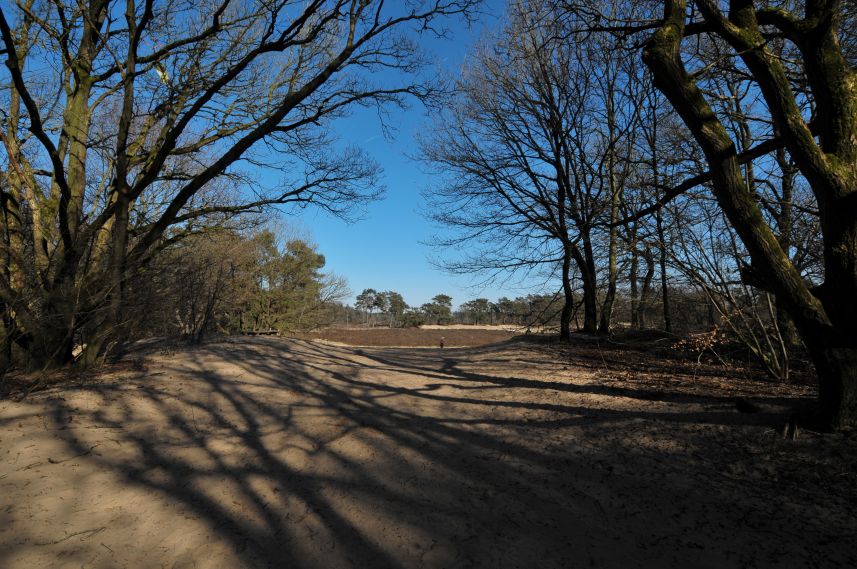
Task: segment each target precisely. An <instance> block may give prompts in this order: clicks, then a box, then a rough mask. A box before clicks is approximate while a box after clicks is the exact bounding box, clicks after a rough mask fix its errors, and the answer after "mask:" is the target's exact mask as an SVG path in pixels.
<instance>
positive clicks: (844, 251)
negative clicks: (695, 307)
mask: <svg viewBox="0 0 857 569" xmlns="http://www.w3.org/2000/svg"><path fill="white" fill-rule="evenodd" d="M799 4H800V5H799V6H794V7H793V6H791V5H790V4H788V3H783V4H768V3H762V2H759V3H755V2H752V1H732V2H729V5H728V8H722V7H721V5H720V4H718V3H715V2H712V1H710V0H694V1H692V2H685V1H684V0H666V1H665V2H663V5H662V6H663V10H662V11H660V13H657V12H655V13H651V14H645V15H644V16H645V19H641V18H639V17H638V15H637V14H632V13H631V11H630V8H629V9H628V13H627V14H625V15H623V16H620V17H617V18H613V19H611V18H607V17H606V16H605V15H604V14H603V13H601V14H600V18H599V21H598V22H594V21H590V24H589V25H588V26H587V30H586V31H587V32H591V31H593V30H607V31H611V32H613V33H617V34H621V35H628V34H639V33H646V34H648V36H647V37H646V38H645V39H644V40H643V41H641V45H642V46H643V49H642V55H643V61H644V62H645V64H646V65H647V66H648V68H649V69H650V70H651V72H652V74H653V76H654V80H655V85H656V86H657V88H658V89H659V90H660V91H661V92H662V93H664V95H665V96H666V97H667V98H668V99H669V101H670V103H671V104H672V106H673V108H674V109H675V111H676V112H677V114H678V115H679V116H680V117H681V119H682V121H683V122H684V124H685V125H686V126H687V128H688V129H689V130H690V132H691V133H692V135H693V137H694V139H695V140H696V143H697V144H698V145H699V147H700V149H701V150H702V152H703V154H704V156H705V162H706V165H707V167H708V171H707V173H706V174H705V175H704V176H701V177H700V179H698V180H697V183H700V182H704V181H710V182H711V184H712V190H713V193H714V196H715V198H716V200H717V203H718V204H719V207H720V208H722V210H723V212H724V214H725V215H726V217H727V218H728V220H729V222H730V223H731V224H732V226H733V227H734V228H735V230H736V232H737V233H738V235H739V236H740V238H741V241H742V242H743V245H744V247H745V248H746V250H747V252H748V254H749V256H750V258H751V266H750V268H749V269H748V271H747V272H746V273H747V274H746V275H745V279H747V278H751V279H752V282H753V284H755V285H756V286H758V287H760V288H763V289H764V290H768V291H770V292H772V293H773V294H775V295H776V297H777V300H778V302H779V303H780V305H781V306H782V308H784V309H785V310H787V311H788V313H789V314H790V315H791V317H792V320H793V321H794V324H795V326H796V328H797V330H798V331H799V333H800V335H801V337H802V339H803V341H804V343H805V345H806V346H807V349H808V350H809V353H810V355H811V357H812V359H813V362H814V364H815V367H816V370H817V372H818V379H819V418H820V420H821V422H822V423H823V424H825V425H827V426H829V427H832V428H841V427H846V426H849V425H854V424H857V200H855V195H857V143H855V140H857V79H855V69H854V66H853V64H854V62H853V59H852V58H851V54H850V52H849V51H843V47H842V46H843V45H845V46H846V48H847V46H851V45H853V41H852V39H853V30H852V29H850V28H846V27H842V25H841V24H842V22H843V20H844V19H847V18H852V17H853V13H852V11H849V10H850V8H849V9H848V10H847V9H846V8H847V7H849V6H850V3H845V4H843V2H840V1H836V0H834V1H807V2H802V3H799ZM572 9H574V10H575V11H577V12H578V13H579V10H578V8H577V7H572ZM586 11H587V12H588V13H589V14H590V15H591V14H592V13H593V11H592V10H586ZM595 11H596V12H597V11H598V10H595ZM700 36H705V37H707V38H709V40H710V42H711V43H713V44H716V45H717V46H718V48H719V50H720V51H719V55H718V57H726V58H731V59H733V60H735V61H736V62H739V63H740V65H741V66H742V67H743V69H744V72H745V73H746V74H747V76H748V78H750V79H751V81H752V84H753V87H752V88H753V89H754V90H755V92H757V93H758V94H759V96H760V98H761V100H762V101H764V108H763V109H761V110H762V111H763V112H765V113H766V118H767V122H768V124H769V125H771V129H770V130H771V132H770V133H769V137H768V138H767V139H766V140H765V141H764V142H761V143H759V144H758V145H756V146H754V147H753V148H751V149H749V150H746V151H744V152H741V151H740V150H739V148H740V144H739V142H738V141H736V139H735V137H734V136H733V135H732V134H730V131H729V129H728V128H727V124H726V121H725V119H724V117H723V115H722V114H718V112H717V109H716V108H715V106H714V105H713V104H712V102H711V96H710V94H709V93H707V92H706V89H705V86H706V82H707V80H708V78H709V76H708V75H707V74H706V72H707V70H708V67H707V66H709V65H711V64H712V63H713V62H712V60H711V56H710V53H707V52H705V51H702V50H699V49H696V47H697V46H699V45H701V43H700V42H699V41H697V38H698V37H700ZM777 42H785V44H786V45H787V46H789V47H790V48H792V49H789V51H788V52H789V54H790V57H788V58H784V57H780V50H779V48H778V47H777ZM848 49H850V48H848ZM780 147H783V148H785V149H786V150H787V152H788V154H789V156H790V158H791V159H792V160H793V161H794V165H795V167H796V168H797V170H798V171H799V172H800V174H801V175H802V176H803V177H804V178H805V179H806V181H807V184H808V185H809V188H810V189H811V191H812V193H813V196H814V198H815V201H816V202H817V205H818V217H819V220H820V229H821V232H820V233H821V241H822V248H823V266H824V273H823V275H821V276H820V278H819V279H818V280H817V281H816V280H807V279H805V278H804V276H803V275H802V274H801V272H800V270H799V268H798V267H797V266H795V264H794V262H793V260H792V258H791V257H790V255H789V252H788V251H785V250H784V249H783V245H782V243H781V241H780V240H779V239H778V238H777V233H776V231H775V229H774V228H773V227H772V226H771V224H770V223H769V220H768V219H766V217H765V215H764V212H763V211H762V207H761V206H760V203H759V199H758V194H757V193H756V192H755V191H754V188H753V185H752V184H750V183H748V178H747V171H746V170H743V171H742V168H741V166H742V164H746V163H747V162H748V160H752V159H753V158H758V157H759V156H763V155H764V154H766V153H770V152H772V151H774V150H775V149H776V148H780ZM683 186H684V187H678V188H675V189H674V190H673V191H668V192H667V197H669V196H674V195H678V194H680V193H681V190H682V189H686V188H687V187H692V186H690V185H688V184H685V185H683Z"/></svg>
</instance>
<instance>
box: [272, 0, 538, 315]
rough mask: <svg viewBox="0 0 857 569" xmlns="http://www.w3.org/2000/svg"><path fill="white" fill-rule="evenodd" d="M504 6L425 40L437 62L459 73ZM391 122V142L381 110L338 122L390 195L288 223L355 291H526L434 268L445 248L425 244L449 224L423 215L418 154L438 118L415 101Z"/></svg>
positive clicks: (424, 297)
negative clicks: (350, 211)
mask: <svg viewBox="0 0 857 569" xmlns="http://www.w3.org/2000/svg"><path fill="white" fill-rule="evenodd" d="M503 4H504V2H503V0H491V1H488V2H486V3H485V4H484V5H483V11H484V12H486V14H484V15H483V16H481V17H480V18H479V20H478V21H477V22H476V23H474V25H473V26H472V27H471V28H470V29H468V28H467V26H466V25H465V24H464V22H450V25H449V28H450V31H451V32H452V35H451V37H450V38H449V39H445V40H435V39H429V38H426V41H425V42H424V46H425V48H426V50H427V51H428V52H429V53H430V54H431V55H432V57H433V59H434V60H435V62H436V65H437V66H438V67H442V68H444V69H446V70H448V72H450V73H453V74H454V73H456V72H457V70H458V68H459V67H460V65H461V63H462V62H463V61H464V60H465V57H466V55H467V53H468V52H469V51H470V50H471V48H472V47H473V45H474V44H475V43H476V41H477V40H478V39H479V38H480V37H481V36H482V35H483V34H484V33H485V31H486V30H490V29H492V28H495V27H497V26H498V24H499V18H500V16H501V14H502V9H503V8H502V6H503ZM388 123H389V124H391V125H392V126H394V127H396V131H397V132H396V133H395V134H394V136H393V137H392V139H386V138H385V137H384V135H383V132H382V129H381V125H380V123H379V120H378V117H377V113H376V112H375V111H374V110H359V111H357V112H355V113H354V114H353V115H351V116H349V117H347V118H345V119H343V120H340V121H338V122H337V123H336V128H337V131H338V134H339V137H340V139H341V141H342V142H343V143H350V144H354V145H359V146H361V147H362V148H364V149H365V150H366V151H367V152H369V153H370V154H371V155H372V157H373V158H374V159H376V160H377V161H378V162H379V163H380V164H381V166H382V167H383V169H384V173H383V178H382V180H383V183H384V185H385V186H386V188H387V193H386V197H385V198H384V199H383V200H380V201H377V202H375V203H372V204H370V205H369V207H368V208H367V212H366V215H365V217H364V218H363V219H362V220H360V221H358V222H356V223H353V224H346V223H345V222H343V221H341V220H339V219H335V218H332V217H330V216H328V215H325V214H323V213H320V212H318V211H316V210H311V209H310V210H305V211H303V212H300V213H299V214H297V215H290V216H287V217H286V218H285V219H284V221H285V222H286V223H287V224H290V225H293V226H295V228H296V229H297V230H298V231H304V232H307V233H309V236H310V237H311V238H312V240H313V241H315V243H317V244H318V247H319V251H320V252H321V253H322V254H323V255H324V256H325V257H326V259H327V267H326V270H327V271H329V272H333V273H336V274H338V275H341V276H344V277H345V278H346V279H347V280H348V284H349V288H350V289H351V290H352V292H353V294H354V295H356V294H358V293H359V292H360V291H362V290H363V289H365V288H375V289H378V290H395V291H398V292H400V293H401V294H402V295H403V296H404V297H405V301H406V302H408V304H410V305H413V306H418V305H420V304H422V303H424V302H427V301H429V300H430V299H431V297H432V296H434V295H436V294H439V293H445V294H449V295H450V296H452V297H453V299H454V303H455V304H456V305H458V304H460V303H462V302H466V301H467V300H470V299H472V298H477V297H488V298H491V299H496V298H498V297H500V296H504V295H505V296H518V295H521V294H526V292H527V290H525V289H522V288H521V287H520V286H512V285H511V284H510V285H507V286H501V285H492V286H488V287H481V286H476V287H474V286H473V284H474V283H476V282H478V281H479V279H474V278H470V277H466V276H453V275H449V274H447V273H445V272H443V271H442V270H440V269H437V268H435V267H434V266H432V263H431V261H430V259H431V258H432V257H436V256H437V255H438V254H439V253H440V251H438V250H437V249H435V248H432V247H429V246H427V245H425V244H424V243H425V242H426V241H430V240H431V237H432V235H434V234H437V233H438V232H439V231H442V228H438V227H436V226H433V225H432V224H431V223H430V222H429V221H428V220H427V219H425V218H424V216H423V215H422V213H421V210H422V208H423V202H422V199H421V197H420V192H421V191H422V190H423V189H424V188H427V187H430V186H431V184H432V183H433V180H432V178H431V176H429V175H428V174H427V173H426V172H425V170H426V168H425V165H424V164H421V163H419V162H417V161H415V160H413V158H412V157H413V156H414V155H416V153H417V146H416V142H415V135H416V133H418V132H419V131H420V130H421V129H424V128H427V127H428V126H429V125H430V124H431V117H429V116H427V115H426V112H425V109H424V108H423V107H421V106H420V105H418V104H414V105H412V106H411V108H410V109H408V110H405V111H398V110H394V111H392V114H391V117H390V120H389V121H388ZM350 301H353V296H352V299H351V300H350Z"/></svg>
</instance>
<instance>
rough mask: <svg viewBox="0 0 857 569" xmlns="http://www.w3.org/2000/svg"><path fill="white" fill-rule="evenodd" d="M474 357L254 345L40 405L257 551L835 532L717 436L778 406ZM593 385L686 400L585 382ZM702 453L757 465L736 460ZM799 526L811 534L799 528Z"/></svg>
mask: <svg viewBox="0 0 857 569" xmlns="http://www.w3.org/2000/svg"><path fill="white" fill-rule="evenodd" d="M501 349H502V348H499V347H489V348H484V349H481V350H480V351H476V352H474V353H473V354H479V355H481V356H490V355H491V354H492V352H491V350H501ZM473 354H471V353H470V352H468V351H467V350H459V351H450V350H447V351H445V352H443V353H442V355H441V353H438V351H430V350H422V351H420V350H400V351H396V350H383V349H377V350H375V349H373V350H360V351H355V350H353V349H349V348H338V347H332V346H326V345H321V344H317V343H313V342H302V341H284V340H277V339H261V338H260V339H253V340H242V341H241V342H240V343H238V342H225V343H218V344H212V345H209V346H207V347H203V348H200V349H198V350H196V351H191V352H187V353H184V354H181V357H167V358H163V359H162V361H161V363H160V364H158V365H159V367H158V368H157V371H156V370H155V368H154V367H153V368H152V369H151V370H150V371H152V372H153V374H154V373H157V374H158V375H150V376H146V375H145V374H144V375H143V376H142V377H140V378H139V380H137V381H134V382H130V383H122V384H119V383H112V384H111V383H108V384H101V385H93V386H87V387H81V388H79V389H80V390H82V391H86V392H87V393H90V394H94V396H95V397H97V398H98V402H99V403H98V404H96V405H93V406H92V407H91V408H90V409H88V410H84V409H81V408H79V407H78V406H76V405H73V404H72V403H70V402H71V401H73V397H68V398H66V399H63V398H57V399H55V400H50V401H48V402H46V403H45V404H46V405H48V408H49V413H50V423H51V428H52V429H53V433H54V436H56V437H59V438H60V439H62V441H63V443H64V444H65V445H66V446H67V450H68V453H69V455H71V456H77V457H80V458H79V460H80V461H83V462H85V463H86V464H87V465H88V466H90V467H92V468H94V469H96V470H109V471H112V472H115V473H117V474H119V475H120V476H121V479H122V480H123V481H124V483H125V484H127V485H130V486H132V487H135V488H144V489H148V490H149V491H151V492H152V493H153V495H154V496H155V499H158V500H163V501H165V502H168V503H171V504H180V505H181V506H182V508H183V510H185V511H186V512H187V513H188V515H190V516H191V517H193V518H194V519H195V520H197V521H199V522H201V523H203V524H205V525H206V526H207V527H208V528H210V529H211V531H212V532H213V534H214V535H215V536H216V538H217V540H219V541H220V542H221V543H225V544H226V545H227V548H228V550H229V551H230V552H231V553H232V554H233V555H234V556H235V558H236V559H238V560H239V563H240V564H241V565H242V566H247V567H289V568H310V567H319V568H321V567H372V568H384V567H391V568H392V567H576V566H589V565H594V566H600V567H620V566H627V564H628V563H631V564H632V565H634V566H638V567H645V566H651V567H668V566H687V565H686V564H685V563H684V561H686V560H689V559H695V558H698V556H699V551H700V548H702V549H704V550H705V551H706V555H707V557H708V558H709V559H710V561H711V565H712V566H719V567H728V566H739V565H741V564H742V563H745V562H747V561H748V560H749V561H750V562H752V563H755V564H757V565H756V566H760V567H761V566H772V567H773V566H777V567H787V566H792V567H798V566H801V565H800V563H801V561H802V560H803V559H804V554H805V549H804V547H803V542H805V541H806V540H807V539H816V538H817V539H821V538H824V537H827V536H828V535H829V533H830V531H831V529H830V527H829V525H828V524H827V523H824V522H822V521H820V520H816V521H812V520H811V519H810V520H809V521H807V518H808V517H807V516H806V515H805V513H806V512H807V511H809V509H810V508H817V507H819V506H818V504H817V503H816V504H810V503H808V502H807V503H805V502H802V501H800V500H798V501H796V502H795V503H794V504H793V507H792V508H791V509H790V510H789V511H788V512H787V513H786V515H785V516H782V515H781V516H780V517H779V518H775V517H772V516H771V515H770V509H771V507H772V506H770V504H768V505H764V502H765V501H767V500H768V498H767V497H766V496H765V495H764V493H765V492H766V491H769V492H774V493H777V492H779V489H778V488H777V487H776V486H766V482H765V472H763V471H761V470H760V471H758V472H757V471H754V470H753V468H752V466H749V465H751V464H752V463H753V461H754V460H755V459H754V456H753V455H754V452H756V451H755V450H753V449H745V448H742V447H741V444H742V442H741V440H740V439H739V440H737V441H736V440H734V439H729V440H726V441H725V442H724V444H723V446H721V447H720V448H718V447H717V446H716V444H715V445H714V446H713V447H712V446H711V444H710V442H711V440H716V439H717V435H716V433H713V432H712V430H713V429H722V428H723V426H725V425H731V426H736V425H737V426H741V425H745V426H746V425H761V424H764V423H765V422H766V421H767V422H770V421H771V416H768V415H766V414H760V415H758V416H745V415H741V414H738V413H736V412H734V410H732V409H731V407H730V403H731V402H730V401H729V400H728V398H725V397H708V398H706V397H701V396H689V397H683V396H681V395H680V394H655V395H652V394H647V393H644V392H642V391H640V392H635V391H634V390H633V389H631V388H628V387H624V388H622V389H619V390H611V389H601V388H598V387H597V386H592V385H576V384H571V383H567V382H566V383H563V382H560V381H551V380H531V379H527V378H525V377H519V378H516V377H500V376H497V375H494V374H491V373H487V372H486V373H475V372H472V371H465V370H464V369H462V367H461V362H464V361H467V359H468V358H469V357H471V356H473ZM591 395H601V396H605V397H617V398H635V399H638V400H640V401H646V402H652V403H667V404H670V405H672V406H673V407H670V408H668V409H661V408H653V409H652V410H648V409H643V408H641V409H618V408H594V407H592V406H591V405H587V404H586V403H585V402H577V399H575V398H579V397H580V396H591ZM690 404H694V405H697V407H699V406H700V405H710V406H711V407H712V409H711V410H707V411H706V410H702V411H701V410H700V409H699V408H695V409H694V410H683V409H682V408H681V406H682V405H690ZM674 406H678V408H674ZM82 422H83V423H86V424H91V425H96V426H98V427H99V429H101V430H96V431H94V432H97V433H103V432H109V433H111V437H112V438H111V440H112V441H114V442H115V443H116V445H115V447H111V449H115V450H109V451H108V450H105V449H101V450H100V451H99V452H93V448H92V445H93V443H94V442H95V439H93V438H92V437H93V435H91V434H89V433H88V432H87V433H81V432H80V431H79V430H75V429H73V428H68V427H69V425H71V424H73V423H82ZM763 431H764V430H763V429H760V428H756V431H755V432H757V433H760V432H763ZM641 433H644V434H645V436H640V434H641ZM663 440H670V441H672V442H671V443H670V444H661V442H662V441H663ZM647 445H650V446H651V448H649V447H648V446H647ZM703 452H713V453H719V454H721V455H724V457H725V458H726V459H727V460H731V461H732V462H733V463H741V461H745V462H746V463H747V465H748V466H747V469H745V471H741V470H740V469H739V470H735V471H734V472H732V473H731V474H729V475H728V476H725V477H724V474H723V473H722V472H718V471H716V469H712V467H711V464H716V460H715V461H714V462H711V464H708V463H706V460H709V458H710V457H703V456H701V453H703ZM751 481H752V483H753V484H754V486H751V485H750V482H751ZM810 498H812V499H813V500H814V499H815V498H814V497H807V500H810ZM760 504H762V505H761V506H760ZM831 507H833V506H831ZM834 513H835V514H836V515H837V516H838V515H839V513H840V512H838V511H837V512H834ZM843 515H844V513H843ZM706 516H709V517H708V518H707V517H706ZM711 520H716V524H712V523H711ZM163 523H178V524H180V523H181V520H175V519H174V520H169V519H165V520H164V521H163ZM795 523H798V524H799V525H800V527H801V532H802V534H801V535H803V536H804V537H803V538H802V540H800V541H794V540H793V541H792V542H787V543H783V540H782V539H781V536H782V534H781V533H780V534H779V536H778V534H777V532H780V531H786V532H789V533H790V532H793V531H794V527H795V526H794V524H795ZM790 524H791V525H790ZM738 525H742V526H743V527H746V528H748V529H747V530H746V531H744V532H742V533H740V534H735V532H734V531H733V530H732V528H734V527H736V526H738ZM851 525H854V524H853V523H852V524H851ZM724 544H728V546H727V547H724ZM93 547H95V545H93ZM816 553H817V552H816ZM823 555H827V556H828V557H829V558H830V559H831V560H835V561H837V562H839V561H843V560H845V559H846V558H847V555H846V554H845V553H842V552H838V553H837V552H833V553H829V552H828V553H823ZM0 560H2V557H0ZM193 561H194V562H199V566H211V567H217V566H220V564H219V563H218V562H217V560H211V559H209V560H205V559H200V558H197V559H195V560H193ZM171 562H172V561H171ZM205 563H207V564H208V565H206V564H205ZM153 566H155V565H153ZM165 566H171V565H170V563H167V564H166V565H165ZM189 566H192V565H189Z"/></svg>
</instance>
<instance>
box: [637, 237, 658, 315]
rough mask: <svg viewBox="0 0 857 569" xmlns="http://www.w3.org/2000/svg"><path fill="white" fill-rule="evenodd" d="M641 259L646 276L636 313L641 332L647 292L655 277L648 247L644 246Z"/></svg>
mask: <svg viewBox="0 0 857 569" xmlns="http://www.w3.org/2000/svg"><path fill="white" fill-rule="evenodd" d="M643 259H644V260H645V261H646V274H645V275H644V276H643V286H642V288H641V289H640V303H639V306H638V307H637V311H638V313H639V315H638V323H639V326H640V329H641V330H644V329H645V328H646V310H647V309H648V307H649V291H651V289H652V279H653V278H654V276H655V258H654V256H653V255H652V251H651V249H649V246H648V245H646V248H645V250H644V252H643Z"/></svg>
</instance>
